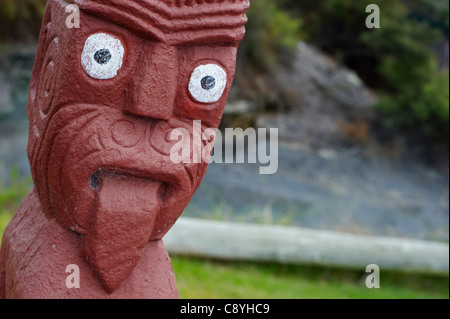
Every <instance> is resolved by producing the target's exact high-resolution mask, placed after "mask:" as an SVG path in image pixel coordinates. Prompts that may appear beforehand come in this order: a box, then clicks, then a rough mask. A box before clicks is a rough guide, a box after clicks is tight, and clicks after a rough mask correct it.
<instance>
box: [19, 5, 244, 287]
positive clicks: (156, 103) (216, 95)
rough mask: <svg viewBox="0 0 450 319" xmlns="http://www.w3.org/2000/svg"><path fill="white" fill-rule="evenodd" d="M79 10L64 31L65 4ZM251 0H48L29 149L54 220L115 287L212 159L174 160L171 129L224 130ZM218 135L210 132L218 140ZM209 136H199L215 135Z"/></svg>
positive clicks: (104, 281) (39, 189) (48, 212)
mask: <svg viewBox="0 0 450 319" xmlns="http://www.w3.org/2000/svg"><path fill="white" fill-rule="evenodd" d="M71 3H72V4H77V5H78V6H79V7H80V9H81V23H80V28H68V27H67V26H66V18H67V15H68V13H67V12H66V7H67V6H68V5H69V4H71ZM248 6H249V3H248V0H128V1H122V0H108V1H106V0H75V1H70V2H68V1H64V0H50V1H49V2H48V5H47V9H46V12H45V17H44V21H43V26H42V30H41V35H40V41H39V48H38V53H37V56H36V62H35V67H34V70H33V76H32V81H31V87H30V96H29V105H28V117H29V120H30V141H29V147H28V154H29V159H30V163H31V169H32V175H33V179H34V182H35V189H36V192H37V194H38V196H39V198H40V201H41V204H42V209H43V211H44V212H45V214H46V215H47V216H48V218H55V219H56V220H57V221H58V222H59V223H60V224H61V226H62V227H65V228H67V229H69V230H71V231H73V232H76V233H78V234H80V238H81V244H80V253H81V254H82V255H83V256H85V257H86V260H87V262H88V263H89V264H90V265H91V267H92V268H93V270H94V272H95V273H96V275H97V277H98V278H99V280H100V282H101V283H102V285H103V286H104V287H105V289H107V290H108V291H113V290H114V289H116V288H117V287H118V286H119V285H120V284H121V283H122V282H123V281H124V280H125V279H126V278H127V277H128V275H129V274H130V273H131V271H132V270H133V269H134V267H135V266H136V264H137V263H138V261H139V259H140V256H141V255H142V253H143V250H144V248H145V246H146V243H147V242H148V241H153V240H159V239H161V238H162V237H163V236H164V235H165V234H166V233H167V232H168V230H169V229H170V228H171V227H172V226H173V224H174V223H175V222H176V220H177V219H178V218H179V216H180V215H181V213H182V212H183V210H184V208H185V207H186V206H187V204H188V203H189V201H190V200H191V198H192V196H193V194H194V192H195V191H196V190H197V188H198V186H199V185H200V183H201V181H202V179H203V177H204V175H205V172H206V169H207V165H208V163H207V162H206V161H201V163H194V162H192V163H187V164H184V163H181V164H177V163H174V162H173V161H172V160H171V158H170V153H171V150H172V149H173V147H174V144H176V143H177V141H172V140H171V138H170V135H171V132H172V131H173V130H174V129H178V128H184V129H186V131H187V132H189V134H190V135H191V137H193V136H194V135H196V134H201V133H202V132H195V130H196V129H195V126H193V121H194V120H197V121H198V120H200V121H201V123H202V127H201V128H198V130H202V131H203V130H205V129H206V128H217V127H218V125H219V122H220V120H221V117H222V114H223V110H224V108H225V104H226V100H227V97H228V93H229V90H230V87H231V84H232V80H233V77H234V72H235V60H236V52H237V48H238V45H239V43H240V41H241V40H242V38H243V36H244V33H245V29H244V24H245V23H246V16H245V12H246V10H247V9H248ZM212 138H213V137H212ZM210 142H211V141H203V143H205V144H206V143H210Z"/></svg>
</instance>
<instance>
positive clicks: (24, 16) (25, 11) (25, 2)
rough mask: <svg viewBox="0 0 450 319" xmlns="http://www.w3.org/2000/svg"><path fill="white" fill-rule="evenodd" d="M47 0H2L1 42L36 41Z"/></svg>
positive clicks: (0, 8) (0, 14)
mask: <svg viewBox="0 0 450 319" xmlns="http://www.w3.org/2000/svg"><path fill="white" fill-rule="evenodd" d="M46 2H47V1H46V0H0V41H2V42H5V41H8V42H9V41H35V40H36V39H37V37H38V35H39V30H40V25H41V20H42V17H43V15H44V10H45V4H46Z"/></svg>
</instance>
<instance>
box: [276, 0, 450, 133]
mask: <svg viewBox="0 0 450 319" xmlns="http://www.w3.org/2000/svg"><path fill="white" fill-rule="evenodd" d="M285 4H286V5H287V7H288V8H290V9H292V10H296V11H297V12H298V14H300V15H301V16H302V19H303V21H304V26H305V30H306V32H307V34H308V38H309V40H310V41H313V42H315V43H316V44H317V45H319V46H320V47H322V48H323V49H325V50H326V51H328V52H330V53H332V54H334V55H335V56H336V57H338V58H341V60H342V62H343V63H345V64H347V65H348V66H350V67H351V68H353V69H355V70H357V71H358V73H359V74H360V75H361V76H362V77H363V79H364V80H365V82H366V83H368V84H369V85H372V86H373V87H374V88H375V89H377V90H378V91H379V92H380V93H381V96H382V97H381V101H380V103H379V104H378V105H377V109H378V110H379V111H380V115H381V119H382V121H383V122H384V123H385V124H386V125H388V126H390V127H392V128H396V129H407V130H411V129H414V130H416V131H419V132H420V133H421V134H422V135H423V136H428V137H431V138H433V139H438V140H441V141H446V140H448V124H449V123H448V109H449V101H448V87H445V85H446V84H448V72H447V73H442V72H441V71H439V70H438V68H437V66H436V58H435V56H434V53H433V52H432V51H431V49H430V47H431V44H433V43H435V42H437V41H439V39H441V38H442V31H444V32H447V33H448V11H449V4H448V1H446V0H433V1H431V0H414V1H413V0H411V1H404V0H389V1H382V0H358V1H343V0H322V1H314V0H304V1H295V0H285ZM369 4H377V5H379V7H380V11H381V28H380V29H368V28H366V27H365V21H366V18H367V15H368V14H367V13H366V7H367V5H369ZM445 136H447V138H444V137H445Z"/></svg>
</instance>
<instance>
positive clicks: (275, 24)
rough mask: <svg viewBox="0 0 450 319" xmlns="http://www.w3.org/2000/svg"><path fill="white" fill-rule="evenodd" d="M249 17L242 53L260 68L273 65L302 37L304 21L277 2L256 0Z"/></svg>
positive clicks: (265, 68) (266, 68) (268, 67)
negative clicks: (291, 14)
mask: <svg viewBox="0 0 450 319" xmlns="http://www.w3.org/2000/svg"><path fill="white" fill-rule="evenodd" d="M248 18H249V21H248V23H247V25H246V28H247V34H246V37H245V40H244V42H243V43H242V45H241V47H240V53H241V56H242V57H243V58H244V59H245V61H246V62H249V63H251V65H252V67H253V68H256V69H257V70H268V69H270V68H271V67H273V66H274V65H275V64H276V63H277V62H279V60H280V59H281V58H282V55H283V53H284V52H285V51H286V50H289V49H291V48H293V47H295V46H296V45H297V43H298V41H299V38H300V36H301V20H300V19H299V18H294V17H292V16H290V15H289V14H288V13H287V12H285V11H283V10H281V9H280V7H279V6H278V4H277V2H276V1H273V0H258V1H253V2H252V4H251V7H250V9H249V11H248Z"/></svg>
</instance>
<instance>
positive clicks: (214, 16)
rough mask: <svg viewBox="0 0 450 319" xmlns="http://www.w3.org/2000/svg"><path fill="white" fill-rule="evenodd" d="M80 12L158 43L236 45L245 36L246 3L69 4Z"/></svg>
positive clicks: (86, 0)
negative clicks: (224, 43) (75, 6)
mask: <svg viewBox="0 0 450 319" xmlns="http://www.w3.org/2000/svg"><path fill="white" fill-rule="evenodd" d="M71 2H72V3H75V4H77V5H79V6H80V8H81V10H83V11H86V12H88V13H91V14H93V15H96V16H98V17H100V18H102V19H105V20H109V21H111V22H114V23H117V24H119V25H122V26H124V27H126V28H128V29H130V30H131V31H133V32H135V33H137V34H139V35H141V36H147V37H149V36H150V37H153V38H156V39H158V40H160V41H163V42H167V43H173V44H180V43H198V42H200V43H201V42H205V41H207V40H208V41H209V42H211V40H212V39H214V40H215V41H216V42H231V43H236V42H239V41H241V40H242V38H243V37H244V34H245V28H244V25H245V23H246V22H247V16H246V14H245V13H246V11H247V10H248V8H249V6H250V3H249V1H248V0H127V1H123V0H72V1H71Z"/></svg>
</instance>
